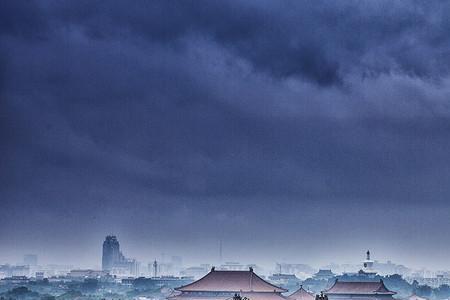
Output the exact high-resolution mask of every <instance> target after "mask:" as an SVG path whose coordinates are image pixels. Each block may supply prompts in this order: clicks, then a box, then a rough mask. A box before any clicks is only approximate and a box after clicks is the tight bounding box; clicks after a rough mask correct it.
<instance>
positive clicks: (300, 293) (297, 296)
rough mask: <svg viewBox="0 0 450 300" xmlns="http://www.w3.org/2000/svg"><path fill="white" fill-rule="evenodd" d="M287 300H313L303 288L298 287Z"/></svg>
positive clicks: (311, 295) (312, 296)
mask: <svg viewBox="0 0 450 300" xmlns="http://www.w3.org/2000/svg"><path fill="white" fill-rule="evenodd" d="M286 298H287V299H289V300H314V298H315V297H314V295H313V294H311V293H309V292H308V291H306V290H305V289H304V288H303V286H300V288H299V289H298V290H296V291H295V292H294V293H292V294H291V295H289V296H287V297H286Z"/></svg>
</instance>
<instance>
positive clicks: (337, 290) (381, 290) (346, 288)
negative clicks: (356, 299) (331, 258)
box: [324, 280, 396, 295]
mask: <svg viewBox="0 0 450 300" xmlns="http://www.w3.org/2000/svg"><path fill="white" fill-rule="evenodd" d="M324 293H325V294H327V295H330V294H356V295H375V294H378V295H379V294H383V295H394V294H396V293H395V292H392V291H390V290H388V289H387V288H386V286H385V285H384V283H383V281H382V280H380V281H368V282H366V281H356V282H346V281H338V280H336V282H335V283H334V285H333V286H332V287H331V288H329V289H328V290H326V291H325V292H324Z"/></svg>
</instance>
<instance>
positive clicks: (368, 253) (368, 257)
mask: <svg viewBox="0 0 450 300" xmlns="http://www.w3.org/2000/svg"><path fill="white" fill-rule="evenodd" d="M366 255H367V260H370V251H369V250H367V252H366Z"/></svg>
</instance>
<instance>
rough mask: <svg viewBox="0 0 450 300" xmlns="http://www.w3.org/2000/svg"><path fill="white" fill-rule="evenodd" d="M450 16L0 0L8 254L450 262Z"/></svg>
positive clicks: (345, 7)
mask: <svg viewBox="0 0 450 300" xmlns="http://www.w3.org/2000/svg"><path fill="white" fill-rule="evenodd" d="M448 12H450V2H438V1H437V2H420V1H395V2H392V1H345V2H341V1H313V2H311V1H282V2H277V1H148V2H147V1H133V2H132V3H128V2H125V1H123V2H122V1H108V2H100V1H72V2H70V1H28V2H22V1H0V263H17V262H20V261H21V260H22V256H23V255H24V254H26V253H35V254H37V255H39V260H40V262H42V263H57V264H69V265H70V264H71V265H74V266H76V267H99V266H101V264H102V261H101V258H102V242H103V240H104V238H105V236H106V235H108V234H115V235H117V237H118V239H119V241H120V245H121V248H122V251H123V253H124V254H125V255H126V256H127V257H130V258H136V259H137V260H139V261H141V262H142V263H144V264H147V263H148V262H150V261H152V260H153V259H155V258H156V259H158V258H159V257H160V255H161V253H163V252H164V253H167V255H177V256H181V257H183V259H184V263H185V264H186V265H195V264H199V263H202V262H205V263H211V264H214V263H216V262H217V259H218V247H219V246H218V243H219V241H220V240H222V241H223V258H224V259H223V260H224V261H238V262H241V263H256V264H260V265H262V266H264V267H266V268H271V267H273V266H274V265H275V263H277V262H292V263H305V264H309V265H311V266H313V267H315V268H319V267H321V266H323V265H326V264H328V263H330V262H336V263H355V264H358V263H360V262H361V261H362V260H363V259H364V253H365V251H367V249H370V250H371V251H372V253H373V259H375V260H378V261H388V260H390V261H392V262H394V263H397V264H403V265H405V266H408V267H412V268H416V269H419V268H422V267H425V268H427V269H431V270H450V260H449V259H448V258H449V252H448V249H449V248H450V235H449V234H448V232H449V228H450V202H449V200H450V184H449V182H450V180H449V179H450V151H449V149H450V102H449V99H450V59H449V57H450V48H449V45H450V34H449V32H450V22H449V18H448Z"/></svg>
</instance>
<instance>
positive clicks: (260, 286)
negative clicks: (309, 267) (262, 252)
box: [176, 270, 287, 293]
mask: <svg viewBox="0 0 450 300" xmlns="http://www.w3.org/2000/svg"><path fill="white" fill-rule="evenodd" d="M176 290H178V291H182V292H189V291H190V292H198V291H214V292H271V293H273V292H275V293H284V292H287V290H286V289H283V288H280V287H278V286H276V285H273V284H271V283H269V282H267V281H265V280H264V279H262V278H261V277H259V276H258V275H256V274H255V273H253V271H252V270H250V271H215V270H211V272H209V273H208V274H206V275H205V276H204V277H203V278H201V279H199V280H197V281H195V282H193V283H191V284H188V285H185V286H182V287H179V288H176Z"/></svg>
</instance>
